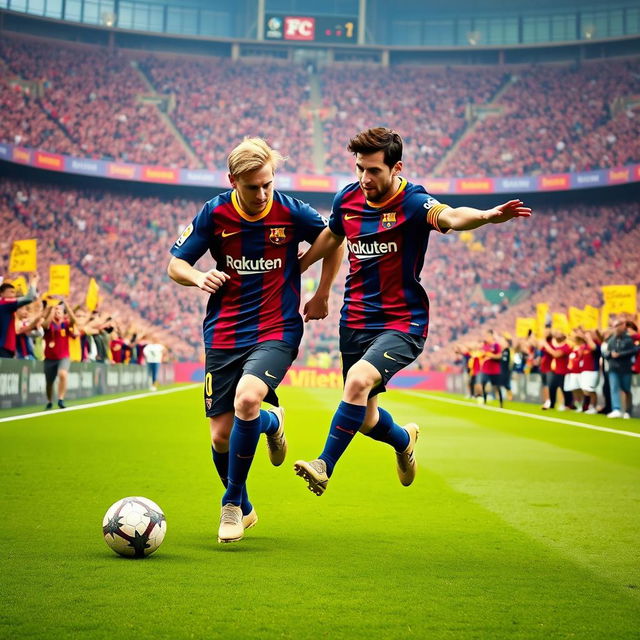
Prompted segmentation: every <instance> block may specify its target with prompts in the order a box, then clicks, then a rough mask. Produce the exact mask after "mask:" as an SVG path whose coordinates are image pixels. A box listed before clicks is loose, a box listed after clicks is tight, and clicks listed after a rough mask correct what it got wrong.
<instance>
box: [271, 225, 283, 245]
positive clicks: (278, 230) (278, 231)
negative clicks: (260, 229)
mask: <svg viewBox="0 0 640 640" xmlns="http://www.w3.org/2000/svg"><path fill="white" fill-rule="evenodd" d="M286 239H287V237H286V235H285V228H284V227H271V233H270V234H269V240H271V242H273V244H282V243H283V242H284V241H285V240H286Z"/></svg>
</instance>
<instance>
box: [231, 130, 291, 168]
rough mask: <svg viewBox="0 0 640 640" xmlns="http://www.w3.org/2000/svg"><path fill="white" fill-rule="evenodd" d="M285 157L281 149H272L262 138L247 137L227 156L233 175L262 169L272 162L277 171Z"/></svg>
mask: <svg viewBox="0 0 640 640" xmlns="http://www.w3.org/2000/svg"><path fill="white" fill-rule="evenodd" d="M284 159H285V158H284V157H283V156H282V154H281V153H280V152H279V151H276V150H275V149H272V148H271V147H270V146H269V145H268V144H267V143H266V142H265V141H264V140H263V139H262V138H245V139H244V140H243V141H242V142H241V143H240V144H239V145H238V146H237V147H236V148H235V149H234V150H233V151H232V152H231V153H230V154H229V157H228V158H227V166H228V167H229V173H230V174H231V175H232V176H236V177H237V176H241V175H242V174H243V173H248V172H249V171H255V170H256V169H262V167H264V166H265V165H266V164H267V163H270V164H271V166H272V167H273V170H274V171H275V170H276V169H277V168H278V166H279V165H280V163H282V162H283V161H284Z"/></svg>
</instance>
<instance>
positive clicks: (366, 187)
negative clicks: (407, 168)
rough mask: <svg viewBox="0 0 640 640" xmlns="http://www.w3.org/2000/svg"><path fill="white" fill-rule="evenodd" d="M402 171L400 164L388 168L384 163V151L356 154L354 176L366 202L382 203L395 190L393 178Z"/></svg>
mask: <svg viewBox="0 0 640 640" xmlns="http://www.w3.org/2000/svg"><path fill="white" fill-rule="evenodd" d="M400 171H402V162H401V161H400V162H396V164H395V165H394V166H393V167H389V166H388V165H386V164H385V162H384V151H376V152H375V153H367V154H362V153H358V154H356V176H357V177H358V182H359V183H360V188H361V189H362V191H363V192H364V195H365V197H366V199H367V200H369V201H371V202H382V201H383V200H386V199H387V198H389V197H391V196H392V195H393V194H394V192H395V189H396V184H395V178H396V176H398V174H399V173H400Z"/></svg>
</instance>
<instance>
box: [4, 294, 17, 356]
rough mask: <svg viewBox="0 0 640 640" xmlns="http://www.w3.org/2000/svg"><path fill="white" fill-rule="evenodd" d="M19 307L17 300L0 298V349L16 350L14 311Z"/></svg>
mask: <svg viewBox="0 0 640 640" xmlns="http://www.w3.org/2000/svg"><path fill="white" fill-rule="evenodd" d="M19 306H21V305H19V304H18V299H17V298H0V347H4V348H5V349H7V350H8V351H15V350H16V319H15V312H16V309H17V308H18V307H19Z"/></svg>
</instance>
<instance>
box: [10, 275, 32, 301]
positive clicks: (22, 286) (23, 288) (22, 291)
mask: <svg viewBox="0 0 640 640" xmlns="http://www.w3.org/2000/svg"><path fill="white" fill-rule="evenodd" d="M5 282H10V283H11V284H12V285H13V286H14V287H15V288H16V291H17V293H18V295H19V296H24V295H26V293H27V291H28V290H29V285H28V284H27V280H26V278H25V277H24V276H18V277H17V278H14V279H13V280H5Z"/></svg>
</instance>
